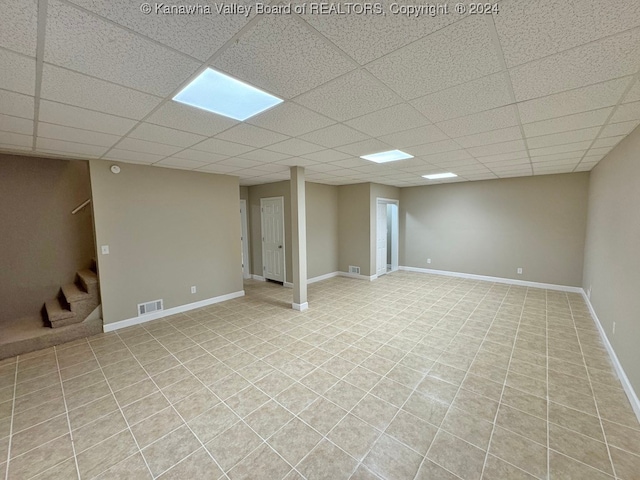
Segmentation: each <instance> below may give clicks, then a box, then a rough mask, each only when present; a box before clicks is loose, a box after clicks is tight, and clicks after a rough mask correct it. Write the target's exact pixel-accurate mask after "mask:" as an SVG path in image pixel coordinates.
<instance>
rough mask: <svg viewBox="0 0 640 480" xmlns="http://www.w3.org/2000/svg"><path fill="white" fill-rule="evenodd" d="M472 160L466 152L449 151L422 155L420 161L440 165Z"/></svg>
mask: <svg viewBox="0 0 640 480" xmlns="http://www.w3.org/2000/svg"><path fill="white" fill-rule="evenodd" d="M470 158H473V157H472V156H471V155H469V153H467V151H466V150H450V151H448V152H442V153H434V154H429V155H424V156H423V157H422V159H423V160H424V161H426V162H431V163H442V162H447V161H455V160H465V159H470Z"/></svg>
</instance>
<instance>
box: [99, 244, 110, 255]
mask: <svg viewBox="0 0 640 480" xmlns="http://www.w3.org/2000/svg"><path fill="white" fill-rule="evenodd" d="M100 251H101V252H102V254H103V255H109V245H102V246H101V247H100Z"/></svg>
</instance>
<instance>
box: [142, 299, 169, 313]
mask: <svg viewBox="0 0 640 480" xmlns="http://www.w3.org/2000/svg"><path fill="white" fill-rule="evenodd" d="M163 308H164V307H163V306H162V300H154V301H153V302H147V303H139V304H138V316H140V315H146V314H147V313H153V312H157V311H158V310H163Z"/></svg>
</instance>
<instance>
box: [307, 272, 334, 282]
mask: <svg viewBox="0 0 640 480" xmlns="http://www.w3.org/2000/svg"><path fill="white" fill-rule="evenodd" d="M339 275H340V272H331V273H325V274H324V275H318V276H317V277H312V278H309V279H307V284H309V283H316V282H321V281H322V280H328V279H330V278H334V277H337V276H339Z"/></svg>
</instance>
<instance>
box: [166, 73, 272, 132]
mask: <svg viewBox="0 0 640 480" xmlns="http://www.w3.org/2000/svg"><path fill="white" fill-rule="evenodd" d="M173 99H174V100H175V101H176V102H180V103H184V104H186V105H191V106H192V107H196V108H201V109H203V110H206V111H208V112H213V113H216V114H218V115H223V116H225V117H229V118H233V119H234V120H240V121H243V120H246V119H247V118H251V117H253V116H254V115H257V114H258V113H260V112H264V111H265V110H268V109H269V108H271V107H273V106H275V105H278V104H279V103H282V99H281V98H278V97H275V96H273V95H271V94H269V93H267V92H263V91H262V90H260V89H259V88H256V87H252V86H251V85H247V84H246V83H244V82H241V81H240V80H236V79H235V78H231V77H230V76H228V75H225V74H223V73H220V72H218V71H216V70H213V69H212V68H207V69H206V70H205V71H204V72H202V73H201V74H200V75H198V76H197V77H196V78H195V80H193V81H192V82H191V83H190V84H189V85H187V86H186V87H184V88H183V89H182V90H181V91H180V93H178V94H177V95H176V96H175V97H173Z"/></svg>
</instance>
